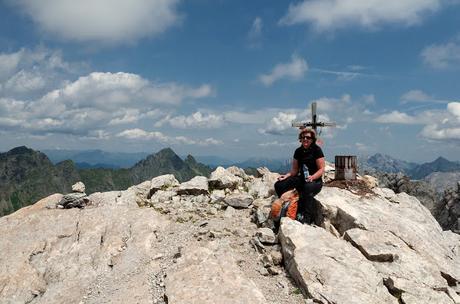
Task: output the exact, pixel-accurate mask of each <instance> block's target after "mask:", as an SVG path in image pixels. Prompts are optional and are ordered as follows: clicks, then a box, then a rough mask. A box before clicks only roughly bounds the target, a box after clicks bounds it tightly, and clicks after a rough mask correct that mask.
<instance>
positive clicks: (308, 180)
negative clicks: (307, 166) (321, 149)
mask: <svg viewBox="0 0 460 304" xmlns="http://www.w3.org/2000/svg"><path fill="white" fill-rule="evenodd" d="M306 181H307V182H308V183H311V182H313V181H315V179H314V178H313V175H310V176H309V177H307V179H306Z"/></svg>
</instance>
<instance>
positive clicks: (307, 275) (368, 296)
mask: <svg viewBox="0 0 460 304" xmlns="http://www.w3.org/2000/svg"><path fill="white" fill-rule="evenodd" d="M280 241H281V244H282V248H283V257H284V261H285V265H286V269H287V271H288V272H289V273H290V275H291V276H292V277H293V279H294V280H295V281H296V282H297V283H298V285H299V286H300V287H301V289H302V291H303V292H304V294H305V295H306V296H307V297H309V298H313V300H314V302H316V301H317V302H318V303H336V304H342V303H343V304H348V303H373V304H378V303H381V304H388V303H394V304H397V303H398V300H397V299H396V298H394V297H393V296H392V295H391V294H390V293H389V292H388V290H387V289H386V287H385V285H384V284H383V278H382V277H381V276H380V275H379V273H378V271H377V269H376V268H375V267H374V266H373V265H372V263H371V262H369V261H367V260H366V258H365V257H364V256H363V255H362V254H361V253H360V252H359V251H358V250H357V249H356V248H354V247H353V246H352V245H351V244H349V243H347V242H344V241H342V240H339V239H337V238H335V237H334V236H332V235H331V234H329V233H328V232H326V231H325V230H324V229H322V228H318V227H311V226H308V225H302V224H300V223H299V222H297V221H293V220H291V219H289V218H283V219H282V220H281V230H280Z"/></svg>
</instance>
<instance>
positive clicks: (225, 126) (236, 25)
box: [0, 0, 460, 162]
mask: <svg viewBox="0 0 460 304" xmlns="http://www.w3.org/2000/svg"><path fill="white" fill-rule="evenodd" d="M459 16H460V0H444V1H441V0H368V1H361V0H297V1H293V0H290V1H279V0H278V1H277V0H251V1H241V0H188V1H184V0H80V1H73V0H41V1H35V0H0V151H7V150H9V149H11V148H13V147H16V146H21V145H26V146H28V147H31V148H34V149H37V150H40V149H41V150H44V149H77V150H86V149H101V150H105V151H112V152H152V153H153V152H156V151H158V150H160V149H162V148H165V147H171V148H172V149H173V150H174V151H176V153H178V154H181V155H186V154H192V155H196V156H199V155H201V156H202V155H214V156H221V157H224V158H227V159H231V160H244V159H247V158H252V157H257V158H284V159H288V158H291V156H292V155H293V151H294V150H295V148H296V147H298V146H299V142H298V141H297V133H298V129H296V128H293V127H292V126H291V124H292V122H293V121H301V122H306V121H309V120H311V118H310V117H311V113H310V105H311V103H312V102H316V103H317V111H318V115H319V119H320V120H321V121H323V122H334V123H336V126H335V127H324V128H322V129H321V130H320V137H321V139H322V142H323V143H322V148H323V150H324V152H325V154H326V159H327V160H329V161H333V158H334V156H335V155H372V154H375V153H383V154H388V155H390V156H393V157H396V158H398V159H402V160H407V161H415V162H425V161H432V160H434V159H435V158H437V157H438V156H443V157H446V158H448V159H449V160H453V161H458V160H460V81H459V79H460V18H459Z"/></svg>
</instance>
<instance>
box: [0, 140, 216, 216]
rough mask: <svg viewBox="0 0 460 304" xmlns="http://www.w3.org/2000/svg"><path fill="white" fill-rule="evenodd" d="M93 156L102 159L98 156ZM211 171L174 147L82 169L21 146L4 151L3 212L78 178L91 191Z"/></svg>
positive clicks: (0, 172)
mask: <svg viewBox="0 0 460 304" xmlns="http://www.w3.org/2000/svg"><path fill="white" fill-rule="evenodd" d="M101 152H102V151H96V152H95V154H99V155H104V156H107V155H105V154H104V152H102V153H101ZM80 155H81V154H80ZM87 155H89V156H93V155H94V154H91V153H90V154H87ZM112 159H113V158H112ZM93 160H94V161H95V162H96V161H97V160H98V161H100V159H96V158H94V159H93ZM125 160H126V159H125ZM86 164H88V163H86ZM96 164H101V162H96ZM88 165H89V166H92V165H91V164H88ZM210 173H211V168H210V167H208V166H206V165H204V164H201V163H199V162H197V161H196V160H195V159H194V158H193V157H192V156H191V155H188V156H187V157H186V158H185V160H182V159H181V158H180V157H179V156H178V155H177V154H176V153H174V151H173V150H171V149H170V148H166V149H163V150H161V151H159V152H158V153H156V154H152V155H148V156H147V157H146V158H145V159H143V160H141V161H139V162H137V163H136V164H134V165H133V166H132V167H130V168H121V169H114V168H100V167H99V168H84V169H81V168H77V166H76V165H75V163H74V162H73V161H72V160H64V161H61V162H58V163H56V164H53V163H52V162H51V161H50V159H49V158H48V157H47V156H46V155H45V154H44V153H42V152H39V151H34V150H32V149H29V148H27V147H17V148H14V149H12V150H10V151H8V152H6V153H0V216H3V215H6V214H9V213H12V212H14V211H16V210H18V209H20V208H22V207H24V206H27V205H30V204H32V203H34V202H36V201H37V200H39V199H40V198H43V197H45V196H47V195H49V194H52V193H56V192H59V193H67V192H70V191H71V186H72V184H74V183H75V182H77V181H82V182H83V183H84V184H85V185H86V192H87V193H88V194H89V193H93V192H98V191H110V190H123V189H126V188H128V187H130V186H132V185H135V184H138V183H141V182H143V181H145V180H149V179H151V178H153V177H155V176H159V175H163V174H174V176H175V177H176V178H177V179H178V180H179V181H181V182H183V181H186V180H189V179H191V178H192V177H194V176H196V175H204V176H209V174H210Z"/></svg>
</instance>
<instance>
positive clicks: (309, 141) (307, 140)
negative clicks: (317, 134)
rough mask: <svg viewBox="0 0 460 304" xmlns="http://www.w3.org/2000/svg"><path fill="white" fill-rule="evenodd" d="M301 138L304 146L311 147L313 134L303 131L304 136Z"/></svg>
mask: <svg viewBox="0 0 460 304" xmlns="http://www.w3.org/2000/svg"><path fill="white" fill-rule="evenodd" d="M300 140H301V142H302V147H304V148H308V147H310V145H311V144H312V142H313V136H312V134H311V133H309V132H307V133H303V134H302V137H300Z"/></svg>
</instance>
